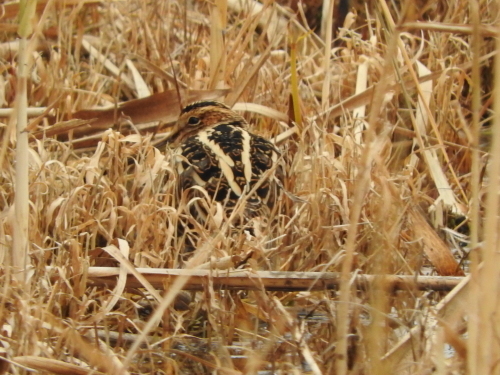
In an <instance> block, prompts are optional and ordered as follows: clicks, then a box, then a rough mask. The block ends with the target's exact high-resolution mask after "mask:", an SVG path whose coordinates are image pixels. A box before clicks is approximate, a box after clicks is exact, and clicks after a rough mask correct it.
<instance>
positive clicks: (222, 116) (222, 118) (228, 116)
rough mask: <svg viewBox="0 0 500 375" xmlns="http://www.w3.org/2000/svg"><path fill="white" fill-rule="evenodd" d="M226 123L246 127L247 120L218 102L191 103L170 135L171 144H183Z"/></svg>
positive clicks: (182, 112) (183, 111)
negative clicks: (190, 138)
mask: <svg viewBox="0 0 500 375" xmlns="http://www.w3.org/2000/svg"><path fill="white" fill-rule="evenodd" d="M224 123H231V124H233V125H238V126H241V127H246V121H245V119H244V118H243V117H241V116H240V115H238V114H237V113H235V112H234V111H233V110H231V108H229V107H228V106H227V105H225V104H222V103H220V102H217V101H200V102H194V103H191V104H189V105H187V106H186V107H184V108H183V109H182V111H181V114H180V116H179V119H178V120H177V122H176V124H175V125H174V127H173V128H172V132H171V133H170V136H169V143H171V144H177V145H178V144H181V143H182V142H184V141H185V140H186V139H188V138H189V137H192V136H194V135H196V134H198V133H199V132H200V131H202V130H205V129H209V128H212V127H214V126H216V125H219V124H224Z"/></svg>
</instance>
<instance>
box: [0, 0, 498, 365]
mask: <svg viewBox="0 0 500 375" xmlns="http://www.w3.org/2000/svg"><path fill="white" fill-rule="evenodd" d="M410 3H411V4H410ZM38 5H39V6H38V8H37V11H36V16H35V17H34V18H35V22H34V25H35V33H34V34H33V36H32V37H31V40H30V44H29V49H28V54H29V56H30V57H31V63H32V65H31V68H30V70H29V76H28V83H27V90H28V106H29V107H30V108H40V107H43V108H42V110H40V111H38V112H37V111H35V110H33V112H32V113H34V115H32V116H31V118H30V122H29V125H28V131H29V137H30V138H29V139H30V144H29V150H28V155H29V159H28V160H29V242H30V245H29V251H30V255H29V258H30V262H31V265H32V267H30V268H29V272H28V273H27V277H28V279H27V280H28V281H27V284H26V285H25V286H24V284H23V282H22V280H16V278H14V277H13V274H12V268H10V267H9V264H11V263H12V262H13V259H14V258H15V256H16V255H15V254H16V253H15V252H14V253H13V254H14V256H13V255H12V252H11V249H12V246H13V243H12V238H13V227H14V226H15V225H14V209H13V203H14V195H15V188H14V175H15V173H14V165H15V160H16V157H15V144H16V139H15V138H16V137H15V124H16V120H15V117H14V116H13V117H10V118H9V114H6V113H4V112H2V113H1V115H2V116H3V120H2V124H1V131H2V139H1V145H0V162H1V169H0V180H1V183H0V189H1V192H0V207H1V214H0V257H1V259H2V264H3V266H2V272H1V276H0V277H1V284H0V285H1V286H2V287H1V288H0V298H1V304H0V326H1V327H2V330H1V332H0V335H1V340H0V349H1V352H2V353H3V356H4V357H5V358H6V360H5V361H3V362H1V363H2V366H1V370H2V372H8V373H22V372H26V370H25V369H24V367H22V366H28V367H32V368H37V369H39V370H40V371H42V372H43V371H45V372H46V373H50V372H52V373H77V371H80V372H78V373H87V372H91V371H92V370H98V371H100V372H103V373H126V372H127V371H128V372H130V373H155V374H160V373H165V374H184V373H185V374H188V373H220V374H237V373H249V374H250V373H257V371H261V373H262V374H264V373H283V374H288V373H290V374H291V373H316V374H317V373H324V374H333V373H337V374H344V373H351V374H389V373H391V374H392V373H394V374H395V373H398V374H403V373H408V374H409V373H430V372H434V373H439V374H448V373H471V374H472V373H476V374H479V373H481V374H487V373H497V372H498V366H497V365H495V362H494V359H495V358H498V354H499V348H498V346H499V345H498V342H497V340H496V339H495V337H496V336H495V334H496V333H495V332H496V331H495V330H494V329H491V326H495V323H496V321H497V320H498V317H497V316H495V315H494V314H493V312H494V311H495V309H496V307H497V293H496V290H497V287H496V285H497V284H496V283H495V282H494V280H497V279H498V278H497V276H498V274H497V271H496V270H495V267H494V265H495V264H498V262H497V259H496V257H498V255H497V254H495V251H494V250H495V248H496V237H495V236H496V232H497V228H498V225H497V222H496V220H497V219H496V217H497V214H498V213H497V212H496V210H497V209H498V204H496V203H497V202H495V198H494V196H496V195H497V194H496V193H495V192H496V191H498V189H497V184H498V181H497V180H496V178H492V177H495V176H496V175H497V173H498V168H497V166H498V158H499V156H498V155H496V154H493V155H492V156H491V157H490V155H489V154H487V153H486V151H487V150H488V145H489V143H490V139H491V138H492V136H491V134H492V132H493V134H495V131H496V130H495V129H496V128H495V126H493V130H492V131H490V130H489V129H490V125H491V118H490V112H489V110H490V107H491V103H492V101H493V100H492V99H491V97H490V95H489V94H490V92H491V89H492V85H493V82H492V77H493V75H494V74H493V71H494V69H493V63H492V58H491V55H489V53H491V52H492V51H493V50H494V49H495V46H494V39H493V38H494V36H495V35H496V32H497V31H496V28H494V27H493V26H492V25H494V24H495V22H496V18H495V16H496V15H497V14H498V8H497V4H496V3H494V2H489V1H479V2H477V3H476V2H471V4H469V2H467V1H453V2H448V1H444V0H437V1H428V2H426V1H421V2H391V3H388V2H385V1H384V0H380V1H373V2H368V3H366V4H365V3H361V2H359V3H353V4H351V6H352V12H351V13H349V14H348V15H347V17H346V18H345V22H344V24H343V25H344V27H343V28H341V29H340V30H339V31H337V30H334V34H333V36H332V35H331V33H330V32H328V31H327V30H332V28H333V27H332V23H333V21H332V17H329V16H328V15H329V14H332V13H336V12H337V9H336V8H331V9H329V8H328V7H325V9H323V14H325V15H326V17H323V18H322V20H323V24H322V26H321V21H318V20H321V17H320V16H319V14H320V12H321V9H318V10H316V11H314V3H313V2H310V3H308V4H302V3H298V4H297V3H295V2H294V3H292V4H283V5H284V7H282V6H279V5H277V4H273V3H266V4H265V5H264V6H263V7H262V6H261V5H256V4H253V3H250V2H244V1H243V2H241V3H240V2H238V3H236V2H234V3H233V2H230V1H228V2H225V1H215V2H214V3H211V2H205V1H187V2H182V1H175V0H173V1H159V0H158V1H148V2H145V1H139V0H131V1H125V2H112V1H104V2H95V1H80V2H70V1H67V2H64V1H49V2H45V1H40V2H39V4H38ZM45 5H46V6H45ZM287 5H288V6H291V7H292V8H293V9H294V10H297V12H296V13H294V12H293V11H292V10H291V8H288V7H286V6H287ZM302 7H304V8H302ZM17 11H18V8H17V5H16V4H14V5H6V6H5V12H4V13H3V14H4V15H3V18H2V21H1V24H0V38H1V42H2V44H0V67H1V68H2V69H1V74H0V105H1V107H3V108H14V107H15V106H16V101H15V97H16V94H17V92H18V83H17V81H16V79H17V76H16V74H17V73H16V69H17V65H18V63H17V52H18V47H19V43H18V42H17V41H16V38H17V34H16V30H17V24H16V14H17ZM356 14H357V17H356ZM338 17H339V16H338V15H337V18H336V19H338ZM306 19H307V20H308V22H309V23H310V24H313V23H314V22H316V24H318V26H317V27H318V28H317V30H316V31H317V33H314V32H312V31H310V29H309V27H308V26H304V25H305V24H306ZM417 21H426V23H425V24H422V23H420V24H416V22H417ZM318 22H319V23H318ZM480 24H481V25H480ZM340 26H341V25H340ZM321 27H322V30H321V31H320V28H321ZM332 38H333V39H334V41H333V44H332V45H333V48H332V49H331V55H330V58H325V56H328V54H329V53H330V48H328V47H325V45H328V46H329V45H330V41H331V39H332ZM113 67H114V68H116V70H113ZM480 79H482V80H480ZM176 80H177V84H175V82H176ZM225 89H229V90H228V91H224V90H225ZM187 90H196V91H190V92H188V91H187ZM218 90H219V91H218ZM160 93H163V94H161V95H160ZM475 93H477V96H476V97H474V95H476V94H475ZM151 94H153V95H157V96H154V97H153V99H154V100H153V99H151V98H150V99H145V100H144V101H142V102H139V105H137V106H135V107H124V108H125V109H123V110H119V109H116V107H115V106H116V105H117V104H118V103H123V102H127V101H130V100H133V99H138V98H147V97H148V96H149V95H151ZM162 95H163V96H162ZM179 95H180V97H181V101H182V103H183V104H187V102H188V101H189V100H197V99H203V98H219V99H220V100H223V101H225V102H226V103H228V104H230V105H233V104H235V103H237V104H236V107H235V108H236V109H238V110H239V111H240V113H242V114H243V115H244V116H245V117H246V118H247V119H248V120H249V121H250V122H251V124H252V129H253V131H254V132H255V133H258V134H260V135H263V136H266V137H269V138H272V137H278V138H277V141H278V142H279V147H280V150H281V151H282V155H283V157H282V160H281V164H282V166H283V168H284V170H285V175H286V177H285V178H284V185H285V187H286V189H287V190H288V191H290V192H291V193H293V194H294V195H296V196H297V197H299V198H300V199H301V200H302V201H297V202H294V201H293V200H291V199H289V198H287V197H282V199H281V200H280V202H279V204H278V206H277V207H276V209H275V210H274V211H273V212H272V215H271V217H270V218H268V221H267V223H264V224H266V225H262V226H259V227H258V232H257V236H256V237H254V238H245V235H244V234H233V235H232V236H229V235H226V234H227V233H223V235H220V236H217V233H218V231H219V229H220V228H219V229H217V228H216V227H217V225H220V223H218V222H215V223H214V228H212V229H203V228H200V229H199V230H198V233H197V236H198V239H199V241H200V243H199V245H200V246H199V249H200V250H199V253H200V254H201V255H199V256H198V259H197V262H199V263H203V262H207V261H209V259H210V258H212V259H220V258H223V257H227V256H235V255H238V256H241V257H246V256H247V255H249V254H251V257H250V259H248V260H247V262H246V266H245V267H246V268H247V269H250V270H255V271H257V270H280V271H303V272H306V271H338V272H342V275H343V276H344V277H343V279H342V280H343V282H342V284H341V287H340V290H339V291H338V292H335V291H321V292H300V293H284V292H273V293H270V292H264V291H259V292H255V291H231V292H228V291H221V290H217V289H214V288H213V287H211V285H205V286H204V291H203V292H197V293H193V294H191V295H190V298H188V297H187V295H184V297H185V298H188V299H187V301H188V303H189V307H188V309H184V308H182V306H179V305H176V306H175V308H174V306H169V307H168V308H167V309H166V310H165V312H164V313H163V314H162V315H161V316H160V318H161V322H160V324H156V325H155V324H153V325H152V326H151V327H147V330H146V331H144V328H145V325H146V322H147V321H148V319H150V318H151V316H152V314H153V311H155V308H156V306H157V305H158V300H161V297H158V296H157V297H156V298H155V295H154V293H153V294H152V293H151V292H148V291H146V290H145V289H134V290H130V289H127V290H125V291H124V290H123V287H124V286H123V285H121V286H120V285H119V286H116V287H115V286H112V287H110V288H105V287H100V286H95V285H92V284H90V283H87V268H88V267H89V266H110V265H111V266H116V265H118V264H120V261H119V260H116V259H119V255H116V253H117V252H118V253H121V254H122V255H125V257H127V258H128V259H129V260H130V261H131V263H132V264H133V265H135V266H136V267H154V268H158V267H164V268H179V267H186V263H184V262H183V261H181V260H180V259H179V255H180V254H179V253H180V249H181V247H182V245H181V242H182V241H183V239H182V238H180V237H179V236H177V234H176V228H177V225H178V223H179V221H182V222H185V221H188V220H189V216H188V215H186V211H185V210H186V208H185V205H186V202H185V201H181V202H177V201H176V200H175V195H174V193H173V189H174V186H175V183H176V180H175V178H176V176H175V174H174V172H173V169H172V166H171V164H170V156H171V151H170V150H168V149H165V148H164V147H162V148H161V149H157V148H155V147H154V144H155V142H156V140H161V138H162V133H164V132H166V131H168V124H169V123H171V122H172V121H173V120H175V118H176V116H177V113H178V112H179V108H180V104H179V101H178V98H179ZM245 103H246V104H245ZM249 103H253V104H258V105H260V106H255V105H250V104H249ZM45 108H46V110H45ZM95 108H111V110H108V111H107V112H100V113H97V112H88V111H84V110H88V109H95ZM245 109H247V110H245ZM79 111H80V112H79ZM82 111H83V112H82ZM89 118H94V119H97V120H95V121H94V122H92V121H90V122H89V121H88V119H89ZM356 118H358V120H356ZM75 119H85V121H80V122H79V121H77V120H75ZM291 119H293V122H292V120H291ZM159 123H160V126H158V124H159ZM363 124H364V125H368V130H363ZM108 128H112V129H111V130H109V129H108ZM290 129H294V130H293V131H291V130H290ZM479 129H481V132H480V131H479ZM362 132H363V133H362ZM480 133H481V134H482V135H481V137H480ZM283 134H285V135H283ZM280 135H281V138H280ZM497 149H498V148H497ZM488 161H491V164H492V166H491V170H490V171H489V172H487V171H486V169H487V165H488ZM487 173H489V178H488V177H487V176H488V174H487ZM487 181H491V184H490V186H488V185H487V184H485V183H483V182H487ZM438 188H439V189H438ZM488 189H489V190H488ZM495 189H496V190H495ZM488 191H489V195H487V193H488ZM474 198H477V199H475V200H474ZM487 199H489V200H487ZM496 199H498V198H496ZM474 202H478V204H477V205H474ZM486 202H488V204H486ZM485 207H488V208H489V209H490V211H489V213H488V210H486V209H485ZM484 217H486V220H485V221H484V222H483V218H484ZM465 218H467V219H465ZM464 220H465V221H464ZM350 223H352V224H353V225H349V224H350ZM428 223H429V224H430V225H429V224H428ZM481 228H484V230H482V229H481ZM470 233H471V234H472V238H471V240H472V241H473V242H472V245H471V246H472V247H473V248H474V247H475V246H476V245H477V243H479V242H481V243H483V244H484V246H483V247H482V248H481V250H480V251H479V250H478V253H480V252H482V255H481V256H479V255H478V256H475V257H473V259H472V262H471V264H470V267H471V268H470V270H471V271H472V275H473V280H474V283H471V284H472V285H470V286H469V287H470V288H474V289H473V291H474V292H473V293H470V294H467V293H465V294H459V293H458V294H457V295H458V297H456V298H455V300H453V298H452V297H448V298H449V300H450V301H451V302H449V301H448V300H444V301H443V300H442V298H443V297H444V294H443V293H442V292H433V291H425V292H422V291H418V290H417V289H416V288H410V289H409V290H403V291H397V292H392V291H388V290H385V289H384V285H383V281H381V282H380V283H379V284H380V285H379V284H377V283H375V284H374V285H372V286H371V287H369V288H368V289H367V290H364V291H359V290H356V289H355V288H352V287H350V286H349V273H350V272H351V271H353V272H357V273H367V274H381V275H382V274H391V275H396V274H399V275H418V274H422V273H434V274H438V275H453V274H456V275H460V274H461V272H462V271H461V269H460V268H457V267H456V263H454V262H455V260H454V259H453V258H452V257H450V256H449V253H447V251H449V250H448V249H451V250H452V252H453V255H454V257H455V259H456V260H457V261H460V260H462V259H465V258H466V254H467V251H466V250H464V247H465V244H466V243H467V242H468V235H469V234H470ZM436 234H437V235H436ZM207 244H208V245H207ZM103 248H104V250H103ZM110 254H111V255H110ZM113 254H115V255H113ZM450 259H451V260H450ZM481 259H485V260H486V262H485V264H484V266H482V267H483V269H482V270H480V271H478V265H479V261H480V260H481ZM47 266H51V267H52V268H51V269H50V270H48V269H47V268H46V267H47ZM187 266H190V264H189V262H188V264H187ZM467 271H469V269H467ZM113 290H114V291H113ZM166 290H167V297H168V298H173V297H174V296H175V295H177V294H178V292H179V290H178V289H176V287H175V288H174V287H172V286H171V285H170V287H167V286H166ZM160 294H163V292H161V293H160ZM439 301H441V303H442V305H438V309H439V308H440V306H443V305H446V304H447V303H450V304H451V303H453V305H452V306H453V308H452V307H450V311H452V313H450V314H448V315H446V314H445V315H442V314H441V311H442V310H438V309H436V304H438V302H439ZM457 301H458V302H457ZM178 302H179V301H178ZM466 306H467V310H466V311H465V307H466ZM440 314H441V315H440ZM439 316H444V317H443V318H442V319H441V320H440V319H439ZM464 316H466V317H467V319H464ZM411 330H413V331H412V332H413V333H414V336H413V339H412V340H410V341H404V340H405V334H408V333H409V332H410V331H411ZM467 330H468V338H469V339H468V340H467V341H466V339H465V338H464V337H465V336H463V334H464V333H465V332H466V331H467ZM141 332H145V333H147V337H146V342H147V344H142V345H141V346H135V347H133V346H132V344H133V342H134V341H135V340H136V339H137V337H138V336H139V334H140V333H141ZM398 343H400V344H401V345H402V346H403V347H404V348H403V349H402V350H400V351H398V350H399V349H398V350H396V352H395V353H396V354H395V355H387V353H389V351H390V350H391V349H392V348H394V347H395V346H396V345H397V344H398ZM445 343H447V345H448V346H447V348H448V349H449V348H451V346H452V347H453V350H450V349H449V350H447V351H446V352H445V351H444V348H445V346H444V344H445ZM405 345H406V346H405ZM449 345H451V346H449ZM393 353H394V352H393ZM466 359H467V360H466ZM70 364H71V365H73V366H74V367H70ZM495 366H496V367H495ZM94 373H95V372H94Z"/></svg>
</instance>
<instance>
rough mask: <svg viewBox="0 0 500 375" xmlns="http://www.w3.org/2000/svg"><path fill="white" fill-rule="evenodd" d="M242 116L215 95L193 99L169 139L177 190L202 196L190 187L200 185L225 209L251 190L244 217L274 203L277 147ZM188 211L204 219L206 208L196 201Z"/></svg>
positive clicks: (263, 209) (227, 210)
mask: <svg viewBox="0 0 500 375" xmlns="http://www.w3.org/2000/svg"><path fill="white" fill-rule="evenodd" d="M247 128H248V124H247V122H246V121H245V119H244V118H243V117H241V116H240V115H238V114H236V113H235V112H233V111H232V110H231V109H230V108H229V107H228V106H226V105H224V104H222V103H219V102H216V101H203V102H195V103H192V104H190V105H188V106H186V107H185V108H184V109H183V110H182V112H181V114H180V116H179V119H178V121H177V123H176V124H175V126H174V128H173V130H172V133H171V136H170V143H171V145H173V146H174V148H176V151H175V164H176V168H177V171H178V173H179V187H180V190H181V191H186V190H188V189H189V194H190V195H189V196H190V197H193V196H203V194H199V193H197V191H198V192H199V190H197V189H192V188H193V187H196V186H199V187H201V188H203V189H205V190H206V192H207V194H208V197H209V198H210V199H211V200H213V201H215V202H218V203H220V204H222V206H223V207H224V209H225V212H226V214H229V213H230V212H232V209H233V208H234V207H235V206H236V204H237V203H238V201H239V200H240V198H241V197H242V196H244V195H246V194H248V193H250V192H251V191H252V190H253V189H254V188H255V186H256V185H257V184H259V186H258V187H257V188H256V189H255V192H254V193H253V194H251V195H250V196H248V197H247V199H246V201H245V202H244V205H245V207H244V210H243V213H244V215H243V216H244V217H245V218H246V219H248V218H251V217H254V216H257V215H259V216H261V215H263V213H265V212H268V209H267V208H268V206H269V205H272V199H273V196H274V189H275V184H274V183H273V178H274V176H273V173H272V172H271V173H270V175H268V176H267V177H266V178H263V177H264V174H265V173H266V171H268V170H270V169H271V168H273V165H274V163H275V162H276V160H277V157H278V154H279V153H278V151H277V150H276V148H275V147H274V145H273V144H272V143H271V142H269V141H268V140H266V139H264V138H262V137H260V136H258V135H255V134H252V133H250V132H249V131H248V130H247ZM193 206H194V207H195V210H194V212H192V213H193V214H194V215H195V216H196V218H197V219H198V220H200V219H201V220H200V221H203V222H205V221H206V219H207V210H206V209H204V208H203V205H202V204H201V203H200V202H199V201H196V202H195V203H194V204H193Z"/></svg>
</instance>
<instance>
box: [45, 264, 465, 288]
mask: <svg viewBox="0 0 500 375" xmlns="http://www.w3.org/2000/svg"><path fill="white" fill-rule="evenodd" d="M49 270H50V269H49ZM136 271H137V272H138V273H140V274H141V275H142V276H143V277H144V279H145V280H147V281H148V282H149V284H150V285H151V286H153V287H155V288H159V289H163V288H165V286H166V285H172V283H173V282H175V280H177V279H179V278H185V277H188V278H189V280H188V281H186V282H185V284H184V285H183V286H182V289H184V290H204V288H205V287H206V285H207V283H208V282H210V283H211V284H212V285H213V287H214V288H216V289H228V290H261V289H263V288H264V289H266V290H269V291H287V292H298V291H320V290H328V289H338V287H339V285H340V280H341V274H340V273H339V272H279V271H228V270H192V269H191V270H189V269H167V268H137V269H136ZM119 272H120V268H118V267H89V268H88V270H87V278H88V280H89V282H90V283H91V284H92V285H107V286H111V285H115V284H116V282H117V277H118V275H119ZM58 277H59V274H55V275H54V276H53V277H52V279H54V280H55V279H57V278H58ZM463 279H464V278H463V277H456V276H413V275H361V274H360V275H357V276H356V277H355V278H353V285H355V286H356V287H357V288H358V289H359V290H366V289H369V288H370V287H372V286H373V285H380V284H382V285H384V287H385V288H386V289H387V290H388V291H396V290H416V289H418V290H435V291H449V290H451V289H453V288H454V287H455V286H457V285H458V284H459V283H460V282H461V281H462V280H463ZM380 280H382V281H383V282H382V283H379V281H380ZM126 287H127V288H140V287H144V285H143V284H142V283H141V281H139V280H138V279H137V278H136V277H135V276H134V275H132V274H131V273H128V274H127V283H126Z"/></svg>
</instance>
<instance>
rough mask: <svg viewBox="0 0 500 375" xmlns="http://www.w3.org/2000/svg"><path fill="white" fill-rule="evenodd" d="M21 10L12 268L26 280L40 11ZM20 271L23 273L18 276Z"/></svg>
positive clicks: (24, 5) (26, 4) (29, 6)
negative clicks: (31, 104) (32, 81)
mask: <svg viewBox="0 0 500 375" xmlns="http://www.w3.org/2000/svg"><path fill="white" fill-rule="evenodd" d="M19 9H20V11H19V30H18V33H19V36H20V37H21V39H20V41H19V53H18V67H17V69H18V72H17V74H18V76H17V88H18V91H17V95H16V105H17V126H16V177H15V181H16V182H15V198H14V204H15V219H14V238H13V247H12V265H13V266H14V269H15V271H16V272H15V277H16V279H17V280H18V281H20V282H25V281H26V269H27V266H28V264H27V262H28V255H27V253H28V220H29V217H28V215H29V179H28V172H29V169H28V167H29V165H28V147H29V146H28V132H27V131H26V127H27V126H28V114H27V108H28V90H27V87H28V74H29V69H28V67H29V66H28V59H29V53H30V52H29V49H28V37H29V35H30V34H31V33H32V27H31V21H32V19H33V15H34V14H35V9H36V0H27V1H21V4H20V8H19ZM18 272H19V273H18Z"/></svg>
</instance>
